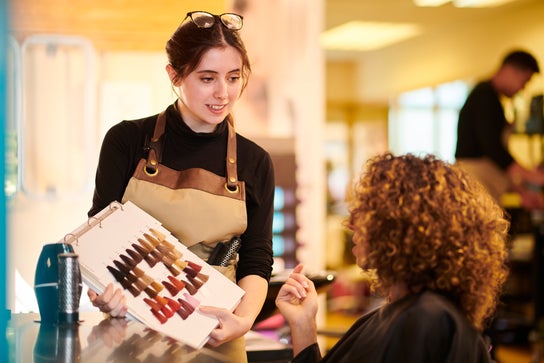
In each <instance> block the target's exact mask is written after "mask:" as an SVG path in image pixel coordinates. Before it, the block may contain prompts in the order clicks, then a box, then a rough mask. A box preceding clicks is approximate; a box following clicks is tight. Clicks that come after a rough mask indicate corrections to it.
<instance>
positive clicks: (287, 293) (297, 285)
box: [276, 265, 318, 356]
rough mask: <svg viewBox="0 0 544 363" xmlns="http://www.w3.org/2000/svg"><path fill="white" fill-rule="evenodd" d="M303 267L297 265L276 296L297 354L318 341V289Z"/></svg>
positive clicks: (294, 351)
mask: <svg viewBox="0 0 544 363" xmlns="http://www.w3.org/2000/svg"><path fill="white" fill-rule="evenodd" d="M303 268H304V266H303V265H298V266H297V267H295V269H294V270H293V272H292V273H291V275H289V278H288V279H287V280H286V281H285V283H284V284H283V285H282V287H281V288H280V291H279V292H278V296H277V297H276V306H277V307H278V309H279V310H280V312H281V313H282V315H283V317H284V318H285V320H286V321H287V323H288V324H289V327H290V328H291V338H292V340H293V354H294V355H295V356H296V355H297V354H298V353H300V352H301V351H302V350H304V348H306V347H308V346H310V345H312V344H314V343H316V342H317V323H316V315H317V307H318V304H317V291H316V290H315V286H314V283H313V282H312V280H310V279H309V278H307V277H306V276H304V275H303V274H302V273H301V272H302V269H303Z"/></svg>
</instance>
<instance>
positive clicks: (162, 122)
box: [145, 111, 166, 175]
mask: <svg viewBox="0 0 544 363" xmlns="http://www.w3.org/2000/svg"><path fill="white" fill-rule="evenodd" d="M165 126H166V116H165V115H164V111H162V112H161V113H160V114H159V116H158V117H157V122H156V123H155V130H154V132H153V138H151V141H150V142H149V145H148V148H149V154H148V156H147V163H146V165H145V170H146V173H148V174H149V175H155V174H157V173H158V171H159V170H158V167H159V163H160V162H161V161H162V142H163V135H164V129H165Z"/></svg>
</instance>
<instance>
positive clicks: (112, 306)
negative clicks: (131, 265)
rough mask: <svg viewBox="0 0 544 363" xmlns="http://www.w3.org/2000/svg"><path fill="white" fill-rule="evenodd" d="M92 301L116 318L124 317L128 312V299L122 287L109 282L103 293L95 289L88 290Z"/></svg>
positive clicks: (101, 309)
mask: <svg viewBox="0 0 544 363" xmlns="http://www.w3.org/2000/svg"><path fill="white" fill-rule="evenodd" d="M87 295H88V296H89V300H90V301H91V303H92V304H93V305H94V306H96V307H97V308H99V309H100V311H102V312H103V313H107V314H110V316H111V317H114V318H124V317H125V315H126V314H127V310H128V307H127V301H126V297H125V295H124V294H123V291H122V290H121V289H115V288H114V287H113V284H111V283H110V284H108V286H106V289H105V290H104V292H103V293H102V294H101V295H98V294H97V293H96V292H95V291H93V290H91V289H89V290H87Z"/></svg>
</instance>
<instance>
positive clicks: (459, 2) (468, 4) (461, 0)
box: [453, 0, 514, 8]
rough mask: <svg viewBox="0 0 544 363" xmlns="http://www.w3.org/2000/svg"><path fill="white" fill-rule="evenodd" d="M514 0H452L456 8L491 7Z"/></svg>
mask: <svg viewBox="0 0 544 363" xmlns="http://www.w3.org/2000/svg"><path fill="white" fill-rule="evenodd" d="M512 1H514V0H453V5H454V6H456V7H458V8H492V7H496V6H501V5H504V4H506V3H509V2H512Z"/></svg>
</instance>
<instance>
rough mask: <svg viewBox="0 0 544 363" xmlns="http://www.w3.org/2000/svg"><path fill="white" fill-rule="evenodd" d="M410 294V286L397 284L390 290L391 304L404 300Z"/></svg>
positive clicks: (389, 298) (402, 283)
mask: <svg viewBox="0 0 544 363" xmlns="http://www.w3.org/2000/svg"><path fill="white" fill-rule="evenodd" d="M409 293H410V290H409V289H408V286H406V284H405V283H404V282H396V283H395V284H393V286H391V287H390V288H389V296H388V300H389V302H394V301H397V300H400V299H402V298H403V297H405V296H406V295H408V294H409Z"/></svg>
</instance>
